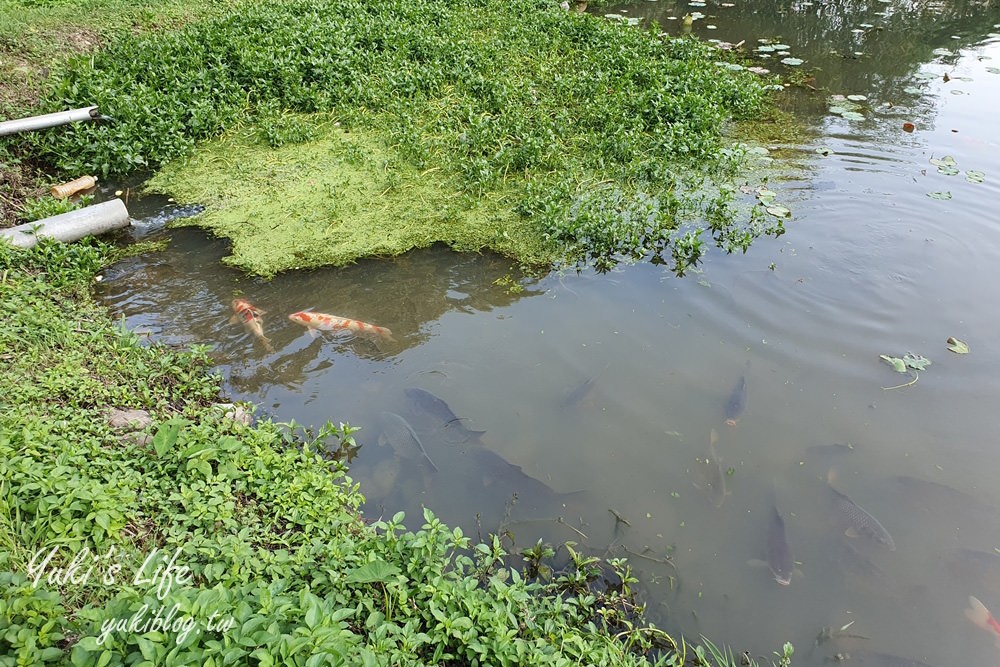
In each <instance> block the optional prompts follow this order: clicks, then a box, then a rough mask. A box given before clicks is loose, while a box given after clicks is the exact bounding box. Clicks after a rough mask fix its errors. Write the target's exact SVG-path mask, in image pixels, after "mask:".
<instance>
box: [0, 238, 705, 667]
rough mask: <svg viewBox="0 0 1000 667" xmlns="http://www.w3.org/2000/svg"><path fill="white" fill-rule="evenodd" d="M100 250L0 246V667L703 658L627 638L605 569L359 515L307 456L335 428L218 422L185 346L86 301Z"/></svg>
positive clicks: (321, 448) (212, 388) (331, 472)
mask: <svg viewBox="0 0 1000 667" xmlns="http://www.w3.org/2000/svg"><path fill="white" fill-rule="evenodd" d="M107 258H108V255H107V249H105V248H99V247H95V246H89V245H80V244H77V245H59V244H56V243H52V242H47V241H43V242H42V243H41V245H40V246H39V247H38V248H36V249H34V250H31V251H15V250H10V249H7V248H6V247H3V246H0V319H2V322H3V326H2V327H0V359H2V360H3V366H2V368H0V401H2V405H0V408H2V409H0V591H2V594H0V665H27V664H32V665H35V664H74V665H93V664H96V665H102V666H103V665H123V664H124V665H191V664H198V665H222V664H226V665H341V664H343V665H361V664H364V665H419V664H457V665H464V664H469V665H472V664H496V665H520V664H531V665H546V664H551V665H569V664H600V665H632V664H647V663H648V662H650V661H651V660H658V661H659V662H661V663H662V664H672V665H680V664H682V663H683V662H685V659H686V657H689V658H690V659H691V661H692V663H693V664H697V665H706V666H709V665H712V664H720V663H719V662H718V660H717V659H713V658H712V655H713V653H712V652H711V651H710V652H708V653H706V651H705V650H704V649H698V650H696V651H695V650H693V651H691V652H690V653H686V649H687V648H688V647H687V646H686V645H685V644H683V643H682V644H681V646H680V647H677V646H675V645H674V643H673V640H672V639H671V638H670V637H669V636H668V635H666V634H665V633H664V632H663V631H661V630H657V629H656V628H652V627H648V626H643V625H642V624H641V617H640V616H639V613H638V612H639V610H638V609H637V608H636V606H635V603H634V600H633V599H632V593H631V591H630V586H631V585H632V584H634V583H635V580H634V579H633V578H632V576H631V575H630V572H629V568H628V565H627V564H626V563H624V562H622V561H617V560H615V561H609V562H606V563H601V562H600V561H599V560H598V559H597V558H593V557H589V556H586V555H584V554H581V553H578V552H576V551H574V550H573V549H572V547H571V546H569V545H567V546H566V549H567V552H568V553H569V556H570V557H569V560H568V564H567V565H566V566H565V567H563V568H561V569H558V570H557V571H555V572H553V571H552V568H551V567H550V566H549V567H540V566H539V565H540V562H541V561H543V560H544V561H547V562H551V557H552V555H553V553H554V552H553V550H551V549H549V548H546V547H544V546H543V545H539V547H537V548H536V549H535V550H533V552H532V553H531V554H530V555H528V556H527V557H528V559H529V563H528V564H529V567H528V568H526V569H525V570H524V573H522V571H521V570H520V569H518V568H515V567H512V566H511V564H512V562H513V559H512V558H511V557H510V556H509V555H508V554H506V553H505V551H504V547H503V545H502V544H501V542H500V540H499V539H498V538H493V539H492V541H490V542H489V543H486V544H477V545H474V544H472V543H471V542H470V540H469V538H467V537H465V536H464V535H463V534H462V532H461V531H460V530H458V529H455V530H452V529H449V528H448V527H446V526H444V525H442V524H441V523H440V521H438V520H437V519H436V518H435V517H434V515H433V514H432V513H431V511H430V510H427V511H425V513H424V517H423V525H422V526H421V529H420V530H419V531H416V532H411V531H408V530H406V528H405V527H404V526H403V525H402V521H403V518H404V517H403V516H402V515H397V516H395V517H393V518H392V519H391V520H380V521H376V522H374V523H371V524H369V523H366V522H365V521H364V520H363V519H362V518H361V517H360V516H359V514H358V507H359V504H360V502H361V501H362V498H361V496H360V495H359V490H358V488H357V486H356V485H354V484H352V482H351V480H350V479H349V478H348V477H346V471H345V469H344V467H343V465H342V464H341V463H339V462H337V461H336V460H335V459H334V458H333V457H331V456H330V455H329V452H330V451H331V449H336V447H337V446H341V445H346V444H350V442H351V432H352V429H351V428H350V427H349V426H346V425H344V424H341V425H339V426H336V427H333V426H328V427H326V428H324V429H321V430H320V432H319V433H318V434H311V433H308V432H306V431H304V430H302V429H300V428H298V427H296V426H295V425H291V424H286V425H281V424H275V423H272V422H270V421H263V422H260V423H258V424H257V425H256V426H246V425H243V424H241V423H239V422H237V421H235V420H233V419H231V418H230V417H227V416H226V415H225V413H224V409H221V408H219V407H218V406H214V405H213V404H212V401H213V400H215V398H216V395H217V392H218V386H217V382H216V379H215V378H213V377H211V376H208V375H206V374H205V368H206V364H207V359H206V357H205V356H204V354H203V352H202V351H198V350H196V351H194V352H179V351H175V350H170V349H166V348H163V347H160V346H156V345H152V346H146V345H142V344H140V341H139V339H138V338H137V337H136V336H135V335H133V334H131V333H129V332H128V331H125V330H123V329H121V328H120V327H117V326H115V325H113V324H112V323H111V322H109V321H108V319H107V318H106V316H105V315H104V314H102V313H101V312H100V311H99V309H97V308H96V307H95V306H94V305H93V304H92V303H90V302H89V300H88V298H87V295H88V286H89V284H90V282H91V279H92V275H93V272H94V271H95V270H97V269H98V267H99V266H101V265H102V264H103V263H104V262H105V261H107ZM110 406H114V407H118V408H137V409H139V408H141V409H144V410H147V411H149V412H150V413H151V414H152V416H153V421H152V423H150V424H148V425H146V426H144V427H142V428H140V429H139V430H138V431H133V432H132V433H127V432H126V431H127V430H129V429H126V430H115V428H113V427H112V426H111V425H109V423H108V420H107V417H106V414H105V409H106V408H107V407H110ZM157 549H158V550H159V552H156V551H154V550H157ZM50 553H51V554H53V555H52V559H51V560H50V561H48V562H47V563H45V562H44V557H45V556H46V555H47V554H50ZM157 553H159V554H162V556H156V555H155V554H157ZM36 554H41V555H40V556H37V555H36ZM171 554H176V556H175V559H174V569H173V570H172V572H173V575H172V577H173V578H171V579H169V580H164V579H160V580H159V581H157V580H150V579H151V577H152V575H153V573H154V570H155V568H156V567H157V566H161V565H164V564H165V563H166V562H167V560H168V556H169V555H171ZM150 556H154V559H153V561H152V565H150V566H148V567H145V566H144V559H145V558H147V557H150ZM74 557H80V558H82V559H83V560H82V563H83V564H82V566H81V567H80V568H78V569H77V570H75V571H74V570H72V569H70V570H63V571H62V574H60V571H59V570H58V569H57V568H67V567H68V566H69V565H70V563H71V561H72V559H73V558H74ZM116 565H117V566H119V568H120V569H117V570H116V569H115V566H116ZM88 568H92V569H88ZM539 573H546V576H544V577H540V576H539ZM140 574H141V575H142V576H138V575H140ZM36 580H37V585H36ZM607 580H610V581H613V582H615V584H616V585H615V586H612V587H608V586H607ZM156 614H160V616H159V617H160V618H161V620H162V619H164V618H165V619H169V627H168V629H167V630H161V629H157V628H154V626H153V625H151V623H152V619H153V618H156V616H155V615H156ZM210 624H211V625H210ZM675 649H678V650H679V651H680V652H678V651H677V650H675ZM710 649H714V647H711V645H710Z"/></svg>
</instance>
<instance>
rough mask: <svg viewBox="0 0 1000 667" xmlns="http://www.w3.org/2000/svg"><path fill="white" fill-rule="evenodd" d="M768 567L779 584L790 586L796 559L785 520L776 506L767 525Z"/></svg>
mask: <svg viewBox="0 0 1000 667" xmlns="http://www.w3.org/2000/svg"><path fill="white" fill-rule="evenodd" d="M767 566H768V568H770V570H771V574H773V575H774V580H775V581H777V582H778V583H779V584H781V585H782V586H788V585H789V584H791V583H792V573H793V572H794V571H795V559H793V558H792V550H791V548H790V547H789V546H788V538H787V536H786V535H785V520H784V519H783V518H782V516H781V512H779V511H778V508H777V507H774V506H772V507H771V519H770V521H769V523H768V525H767Z"/></svg>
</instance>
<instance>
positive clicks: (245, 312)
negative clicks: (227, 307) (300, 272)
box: [229, 299, 274, 352]
mask: <svg viewBox="0 0 1000 667" xmlns="http://www.w3.org/2000/svg"><path fill="white" fill-rule="evenodd" d="M233 311H235V313H236V314H235V315H233V316H232V317H230V318H229V322H230V323H231V324H236V323H237V322H243V326H244V327H245V328H246V330H247V331H249V332H250V333H251V334H252V335H253V337H254V338H256V339H257V340H259V341H260V342H261V343H263V344H264V349H265V350H267V351H268V352H274V348H273V347H271V341H270V339H268V338H267V336H265V335H264V320H263V319H262V318H261V315H263V314H264V313H265V311H263V310H261V309H260V308H258V307H256V306H255V305H253V304H252V303H250V302H249V301H247V300H246V299H233Z"/></svg>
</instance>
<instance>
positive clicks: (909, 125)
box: [903, 122, 917, 132]
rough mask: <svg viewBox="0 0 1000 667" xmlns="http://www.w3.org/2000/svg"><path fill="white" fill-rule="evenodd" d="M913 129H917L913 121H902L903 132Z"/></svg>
mask: <svg viewBox="0 0 1000 667" xmlns="http://www.w3.org/2000/svg"><path fill="white" fill-rule="evenodd" d="M915 129H917V126H916V125H914V124H913V123H910V122H906V123H903V132H913V131H914V130H915Z"/></svg>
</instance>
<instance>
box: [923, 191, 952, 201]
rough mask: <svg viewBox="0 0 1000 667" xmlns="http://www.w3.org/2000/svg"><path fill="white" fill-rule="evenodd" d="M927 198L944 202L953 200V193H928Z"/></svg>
mask: <svg viewBox="0 0 1000 667" xmlns="http://www.w3.org/2000/svg"><path fill="white" fill-rule="evenodd" d="M927 196H928V197H930V198H931V199H942V200H948V199H951V193H950V192H948V191H945V192H928V193H927Z"/></svg>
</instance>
